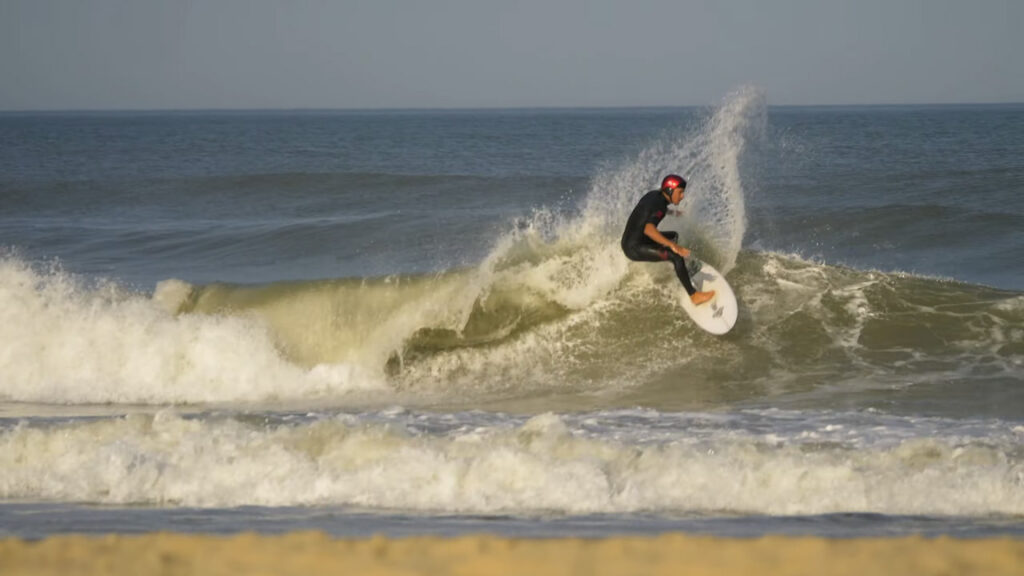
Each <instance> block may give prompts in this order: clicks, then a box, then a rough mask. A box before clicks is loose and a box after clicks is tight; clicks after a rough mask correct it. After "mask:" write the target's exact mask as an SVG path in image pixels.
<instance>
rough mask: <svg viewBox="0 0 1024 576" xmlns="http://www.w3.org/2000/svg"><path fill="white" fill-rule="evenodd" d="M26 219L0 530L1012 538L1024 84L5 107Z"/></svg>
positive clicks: (4, 271)
mask: <svg viewBox="0 0 1024 576" xmlns="http://www.w3.org/2000/svg"><path fill="white" fill-rule="evenodd" d="M667 172H680V173H682V174H684V175H685V176H687V177H688V179H689V181H690V186H689V187H688V192H687V196H686V199H685V200H684V202H683V203H682V205H681V209H682V215H681V216H678V217H670V218H667V219H666V220H665V221H664V222H663V224H662V227H663V228H666V229H673V230H676V231H678V232H679V233H680V234H681V237H682V239H683V240H682V242H681V243H682V244H683V245H686V246H689V247H691V248H692V249H693V251H694V252H695V253H696V254H697V255H699V256H700V257H701V258H703V259H705V260H707V261H709V262H711V263H713V264H714V265H715V266H716V267H718V268H719V269H721V270H723V271H724V272H725V273H726V276H727V279H728V280H729V282H730V283H731V284H732V286H733V287H734V289H735V291H736V293H737V297H738V300H739V302H740V317H739V321H738V323H737V325H736V327H735V329H734V330H733V331H732V332H731V333H730V334H728V335H726V336H723V337H715V336H711V335H709V334H706V333H703V332H701V331H699V330H698V329H697V328H696V327H695V326H694V325H693V324H692V323H690V321H689V320H688V319H687V318H686V317H685V314H684V313H683V311H682V308H681V306H680V304H679V301H680V298H682V297H683V294H684V293H683V291H682V290H681V288H680V286H679V285H678V282H677V281H676V279H675V277H674V274H673V272H672V270H671V267H670V266H667V265H659V264H646V263H631V262H629V261H628V260H627V259H626V258H625V257H624V256H623V255H622V254H621V251H620V249H619V236H620V234H621V231H622V226H623V225H624V222H625V219H626V217H627V216H628V214H629V211H630V210H631V208H632V206H633V204H634V203H635V202H636V200H637V199H638V198H639V197H640V196H641V195H642V194H643V193H644V192H646V191H647V190H649V189H651V188H653V187H655V186H656V183H657V182H658V181H659V180H660V178H661V176H662V175H664V174H665V173H667ZM0 207H2V210H0V535H17V536H24V537H30V538H35V537H41V536H45V535H47V534H53V533H63V532H120V533H130V532H146V531H154V530H179V531H198V532H234V531H240V530H258V531H264V532H279V531H285V530H294V529H322V530H326V531H329V532H332V533H335V534H339V535H346V536H365V535H369V534H373V533H386V534H392V535H407V534H421V533H436V534H459V533H464V532H494V533H503V534H513V535H526V536H559V535H574V536H603V535H611V534H621V533H656V532H662V531H667V530H683V531H689V532H699V533H711V534H721V535H729V536H752V535H757V534H763V533H785V534H817V535H825V536H863V535H869V536H879V535H881V536H885V535H891V534H907V533H923V534H929V535H936V534H951V535H956V536H967V537H971V536H984V535H991V534H1014V535H1020V534H1024V233H1022V230H1024V105H1000V106H904V107H851V108H840V107H827V108H790V107H773V106H770V104H769V101H768V98H767V97H766V95H765V94H764V93H762V92H761V91H759V90H757V89H754V88H743V89H739V90H737V91H735V92H733V93H731V94H728V95H726V96H725V97H724V98H723V99H722V101H721V102H720V103H719V104H718V105H716V106H713V107H708V108H660V109H598V110H592V109H581V110H573V109H565V110H563V109H557V110H465V111H462V110H453V111H417V110H410V111H264V112H146V113H138V112H133V113H127V112H110V113H45V114H39V113H33V114H29V113H6V114H0Z"/></svg>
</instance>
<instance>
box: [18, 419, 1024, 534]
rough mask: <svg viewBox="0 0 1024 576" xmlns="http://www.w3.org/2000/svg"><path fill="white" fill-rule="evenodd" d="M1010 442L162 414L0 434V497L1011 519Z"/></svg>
mask: <svg viewBox="0 0 1024 576" xmlns="http://www.w3.org/2000/svg"><path fill="white" fill-rule="evenodd" d="M766 430H770V431H771V433H770V434H766V433H765V431H766ZM1022 434H1024V431H1022V430H1021V429H1020V427H1017V428H1015V429H1014V428H1010V427H1009V426H1006V425H998V424H993V423H991V422H983V421H954V420H941V419H918V420H911V421H908V420H906V419H896V418H891V417H882V416H871V415H864V414H857V415H841V414H840V415H835V414H832V415H825V414H814V413H809V412H803V413H786V412H779V411H773V412H769V413H748V414H745V415H732V416H726V415H712V414H704V415H687V414H676V415H665V414H658V413H654V412H645V411H625V412H604V413H590V414H587V415H585V416H580V417H573V416H562V417H559V416H555V415H553V414H542V415H539V416H535V417H533V418H530V419H529V420H525V419H508V418H505V417H502V416H500V415H494V414H485V413H480V412H476V413H461V414H459V413H449V414H443V415H441V414H433V415H432V414H428V413H415V412H405V411H401V410H392V411H389V412H381V413H371V414H363V415H360V416H353V415H338V416H332V417H310V416H303V417H298V416H283V417H280V418H279V419H278V420H277V421H276V422H269V423H267V422H264V419H263V418H249V419H245V418H243V419H233V418H227V417H221V418H206V419H201V420H200V419H190V418H183V417H180V416H177V415H174V414H170V413H160V414H157V415H155V416H141V415H139V416H129V417H125V418H118V419H106V420H101V421H92V422H88V421H82V422H69V423H64V424H61V425H58V426H52V427H37V426H28V425H24V424H23V425H17V426H14V427H10V426H7V427H6V428H5V429H3V431H2V432H0V465H2V466H3V470H4V474H3V476H0V497H3V498H5V499H31V500H61V501H78V502H98V503H107V504H144V505H164V506H176V505H180V506H200V507H230V506H239V505H264V506H287V505H318V506H323V505H342V506H353V507H368V508H375V509H382V510H386V509H402V510H418V511H426V512H438V511H445V512H460V513H498V512H515V513H549V512H555V513H569V514H581V513H632V512H645V511H657V512H658V513H662V514H664V513H672V512H686V513H701V512H706V513H728V512H736V513H747V514H774V515H792V514H825V513H831V512H864V513H873V512H884V513H887V514H907V515H914V514H921V515H952V516H955V515H978V516H981V515H988V514H1009V515H1020V514H1024V491H1021V489H1020V477H1021V474H1022V473H1024V454H1022V453H1021V450H1020V439H1021V435H1022ZM98 463H102V466H100V465H97V464H98Z"/></svg>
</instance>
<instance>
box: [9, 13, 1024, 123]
mask: <svg viewBox="0 0 1024 576" xmlns="http://www.w3.org/2000/svg"><path fill="white" fill-rule="evenodd" d="M746 84H752V85H756V86H760V87H761V88H763V89H764V90H765V92H766V94H767V96H768V101H769V103H770V104H864V103H946V102H1022V101H1024V0H917V1H911V0H793V1H786V0H717V1H716V0H707V1H695V0H624V1H614V2H613V1H611V0H595V1H589V2H586V1H582V0H537V1H534V0H524V1H517V0H500V1H489V0H418V1H417V0H363V1H357V0H335V1H327V0H320V1H313V0H309V1H304V0H298V1H296V0H292V1H286V0H280V1H272V0H194V1H187V0H0V110H27V109H97V108H98V109H139V108H144V109H161V108H394V107H400V108H436V107H441V108H450V107H509V106H512V107H534V106H651V105H654V106H659V105H668V106H676V105H694V104H696V105H703V104H710V103H714V102H717V101H719V100H720V99H721V98H722V97H723V96H724V95H725V94H726V93H727V92H728V91H729V90H731V89H733V88H735V87H738V86H741V85H746Z"/></svg>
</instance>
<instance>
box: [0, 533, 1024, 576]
mask: <svg viewBox="0 0 1024 576" xmlns="http://www.w3.org/2000/svg"><path fill="white" fill-rule="evenodd" d="M332 573H333V574H361V575H378V574H460V575H481V576H486V575H498V574H531V575H539V576H546V575H559V574H588V575H589V574H666V575H668V574H671V575H674V576H678V575H687V574H700V575H705V574H706V575H709V576H710V575H716V576H729V575H743V576H750V575H752V574H769V575H774V574H850V575H857V576H860V575H863V574H915V575H926V574H936V575H937V574H985V575H987V576H998V575H1002V574H1006V575H1015V576H1019V575H1021V574H1024V540H1014V539H1010V538H1004V539H991V540H953V539H949V538H938V539H924V538H918V537H911V538H893V539H857V540H852V539H851V540H829V539H821V538H787V537H777V536H769V537H764V538H758V539H749V540H748V539H723V538H712V537H702V536H687V535H680V534H666V535H662V536H658V537H650V538H643V537H624V538H606V539H594V540H587V539H535V540H530V539H513V538H500V537H492V536H465V537H458V538H439V537H414V538H401V539H391V540H389V539H385V538H381V537H375V538H371V539H365V540H340V539H335V538H332V537H330V536H327V535H325V534H322V533H314V532H304V533H292V534H286V535H282V536H262V535H255V534H241V535H237V536H202V535H185V534H170V533H161V534H149V535H142V536H116V535H111V536H98V537H97V536H56V537H51V538H47V539H45V540H41V541H37V542H27V541H22V540H17V539H9V540H2V541H0V574H3V575H4V576H15V575H22V574H32V575H47V574H54V575H56V574H60V575H78V574H82V575H85V574H107V575H125V576H128V575H132V576H134V575H137V574H147V575H160V574H167V575H171V574H174V575H179V574H181V575H185V574H210V575H219V574H225V575H226V574H231V575H240V574H260V575H272V574H332Z"/></svg>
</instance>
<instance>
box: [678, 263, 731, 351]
mask: <svg viewBox="0 0 1024 576" xmlns="http://www.w3.org/2000/svg"><path fill="white" fill-rule="evenodd" d="M688 264H690V266H689V268H690V269H691V270H692V269H694V268H696V266H695V264H699V269H698V270H697V272H696V273H693V272H691V273H690V281H691V282H692V283H693V287H694V288H696V289H697V291H698V292H706V291H708V290H714V291H715V296H714V298H712V299H711V300H709V301H707V302H705V303H703V304H701V305H700V306H694V305H693V302H692V301H691V300H690V295H689V294H687V293H686V292H685V291H683V298H682V304H683V310H686V313H687V314H688V315H689V316H690V318H691V319H692V320H693V321H694V323H695V324H697V326H700V327H701V328H703V329H704V330H707V331H708V332H710V333H712V334H725V333H726V332H728V331H729V330H732V327H733V326H735V325H736V316H737V314H738V312H739V307H738V306H737V305H736V294H734V293H733V291H732V288H730V287H729V283H728V282H726V281H725V276H723V275H722V274H721V273H720V272H719V271H718V270H715V269H714V267H712V266H711V265H710V264H707V263H705V262H699V261H696V260H695V261H690V262H688Z"/></svg>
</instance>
